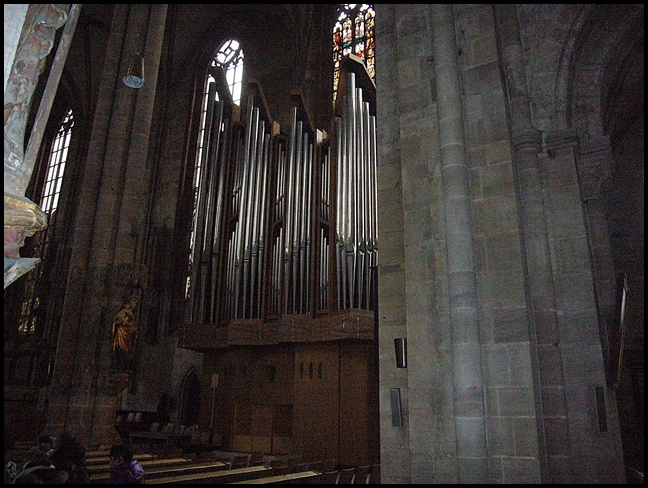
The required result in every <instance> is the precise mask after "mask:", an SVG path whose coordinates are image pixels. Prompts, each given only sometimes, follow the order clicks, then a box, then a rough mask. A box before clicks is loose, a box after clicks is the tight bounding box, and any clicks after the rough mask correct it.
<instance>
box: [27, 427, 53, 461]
mask: <svg viewBox="0 0 648 488" xmlns="http://www.w3.org/2000/svg"><path fill="white" fill-rule="evenodd" d="M54 441H55V439H54V437H53V436H51V435H48V434H43V435H41V436H40V437H39V438H38V442H37V443H36V445H35V446H33V447H31V448H30V449H29V450H28V451H27V453H26V454H25V457H24V459H23V466H22V467H21V468H22V469H24V466H25V465H26V464H27V463H29V462H31V461H33V460H34V459H39V458H42V457H43V456H45V457H47V458H49V457H50V456H51V455H52V453H53V452H54V449H53V447H54Z"/></svg>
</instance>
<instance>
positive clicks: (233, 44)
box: [185, 39, 244, 298]
mask: <svg viewBox="0 0 648 488" xmlns="http://www.w3.org/2000/svg"><path fill="white" fill-rule="evenodd" d="M243 59H244V55H243V49H242V47H241V45H240V43H239V42H238V41H237V40H235V39H230V40H228V41H226V42H225V43H223V45H222V46H221V48H220V49H219V51H218V53H217V54H216V56H215V57H214V59H213V60H212V61H211V63H210V65H209V67H208V69H207V73H206V76H205V88H204V93H203V105H202V114H201V122H200V133H199V135H198V147H197V151H196V171H195V173H194V206H193V225H192V230H191V237H190V244H189V246H190V253H189V269H188V275H187V280H186V286H185V297H186V298H189V295H190V293H191V288H192V282H191V281H192V277H193V279H194V281H195V279H196V277H197V267H198V266H199V263H198V262H196V259H197V256H198V255H199V254H200V252H199V251H200V249H199V248H198V247H199V246H203V247H204V245H205V244H206V243H205V242H197V241H199V240H203V241H204V239H205V237H204V231H205V228H206V226H207V225H209V224H207V222H206V221H209V220H210V219H213V218H215V216H211V217H210V216H207V215H204V214H201V212H203V213H204V212H205V211H212V210H213V207H212V206H211V205H207V204H206V203H205V204H203V206H202V207H201V205H200V202H207V201H208V200H209V199H210V198H211V199H212V200H213V199H216V198H218V197H219V195H216V192H217V189H216V188H210V187H209V186H210V182H209V181H208V177H209V175H210V174H212V175H213V174H214V173H213V172H214V171H216V168H213V167H212V168H210V167H209V161H212V162H214V161H217V159H218V154H219V151H220V150H219V140H220V138H219V137H217V134H218V133H219V132H221V131H223V130H224V129H225V127H224V125H223V123H224V121H223V111H222V110H223V109H222V108H221V112H220V114H219V113H218V107H219V106H220V104H221V103H225V101H226V100H231V102H232V103H233V104H234V105H240V103H241V94H242V86H243ZM223 75H224V77H223ZM223 78H224V79H223ZM223 85H226V88H225V90H229V96H228V94H227V93H223V92H222V89H223ZM210 155H211V156H210ZM214 155H215V156H214ZM214 181H218V180H217V179H216V178H214V177H212V178H211V182H214ZM210 195H212V196H211V197H210ZM201 236H202V237H201ZM211 245H212V246H213V245H214V243H213V242H212V243H211ZM197 246H198V247H197ZM193 285H194V286H195V285H196V283H193Z"/></svg>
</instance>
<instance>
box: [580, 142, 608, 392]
mask: <svg viewBox="0 0 648 488" xmlns="http://www.w3.org/2000/svg"><path fill="white" fill-rule="evenodd" d="M611 164H612V155H611V148H610V138H609V137H608V136H604V137H600V138H597V139H591V140H587V141H584V142H581V143H580V145H579V150H578V155H577V159H576V172H577V174H578V184H579V187H580V195H581V200H582V203H583V209H584V211H585V225H586V227H587V236H588V243H589V248H590V253H591V255H592V265H593V273H594V286H595V299H596V302H597V307H596V308H597V312H598V317H599V334H600V336H601V348H602V351H603V358H604V361H605V365H606V371H608V373H609V371H610V366H611V365H610V364H609V363H610V337H609V333H610V328H611V327H613V326H614V325H613V324H614V320H615V317H614V313H615V300H616V298H615V293H616V286H617V283H616V280H615V270H614V262H613V260H612V249H611V248H610V236H609V232H608V225H607V219H606V216H605V203H604V202H605V193H606V192H607V191H608V190H609V188H610V185H611V184H612V170H611ZM611 379H612V378H608V380H611Z"/></svg>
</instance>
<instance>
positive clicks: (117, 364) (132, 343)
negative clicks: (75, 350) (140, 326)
mask: <svg viewBox="0 0 648 488" xmlns="http://www.w3.org/2000/svg"><path fill="white" fill-rule="evenodd" d="M138 301H139V294H138V293H137V292H136V291H134V292H133V294H132V295H131V296H130V297H129V299H128V302H127V303H126V305H125V306H124V308H123V309H121V310H120V311H119V312H118V313H117V315H116V316H115V320H114V321H113V326H112V351H113V357H112V360H113V365H112V367H113V370H115V371H117V372H121V373H125V372H131V371H133V370H134V369H135V357H136V355H135V353H136V350H135V349H136V346H137V337H138V330H137V321H136V320H135V310H136V309H137V303H138Z"/></svg>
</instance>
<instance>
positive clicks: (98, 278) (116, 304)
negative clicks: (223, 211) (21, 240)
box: [47, 4, 167, 445]
mask: <svg viewBox="0 0 648 488" xmlns="http://www.w3.org/2000/svg"><path fill="white" fill-rule="evenodd" d="M166 14H167V5H164V4H141V5H140V4H118V5H116V6H115V10H114V17H113V20H112V26H111V32H110V36H109V39H108V46H107V50H106V57H105V61H104V67H103V72H102V75H101V82H100V86H99V96H98V101H97V109H96V113H95V118H94V120H93V128H92V134H91V138H90V143H89V149H88V157H87V161H86V167H85V174H84V178H83V182H84V183H83V186H82V188H81V196H80V206H79V210H78V215H77V220H76V225H75V232H76V234H75V236H74V238H73V245H72V255H71V259H70V271H69V274H68V277H67V279H68V292H67V295H66V297H65V301H64V307H63V314H62V319H61V328H60V335H59V343H58V353H57V357H56V364H55V366H54V373H53V380H52V388H51V391H50V408H49V411H48V414H47V429H48V431H51V432H54V433H56V432H60V431H61V430H62V429H68V430H71V431H73V432H75V433H76V434H77V435H78V436H79V438H80V439H81V441H82V442H83V443H84V444H85V445H98V444H110V443H113V442H114V441H115V440H117V434H116V432H115V430H114V414H115V409H116V408H117V405H116V403H117V400H118V397H119V395H120V393H121V392H122V390H123V388H124V385H123V374H122V373H123V372H122V371H114V370H112V347H111V346H112V336H111V332H112V324H113V319H114V318H115V316H116V314H117V313H118V311H119V310H120V309H122V307H123V305H124V304H125V302H126V300H127V299H128V297H129V296H130V295H132V294H133V293H139V292H140V291H141V288H142V287H145V286H146V281H147V280H146V278H147V271H146V267H145V266H144V265H143V264H142V263H144V258H143V256H142V254H143V246H144V242H145V235H146V232H147V207H148V198H149V195H150V192H151V181H152V175H151V170H150V164H147V163H148V161H147V157H148V152H149V141H150V140H151V124H152V118H153V106H154V100H155V93H156V85H157V75H158V68H159V63H160V56H161V51H162V41H163V35H164V27H165V22H166ZM137 50H141V53H142V54H143V56H144V59H145V83H144V86H143V87H142V88H140V89H133V88H129V87H127V86H125V85H124V84H123V83H122V78H123V76H124V74H125V73H126V69H127V66H128V63H129V61H130V58H131V56H132V55H133V54H135V52H136V51H137ZM135 318H137V314H136V315H135Z"/></svg>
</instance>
